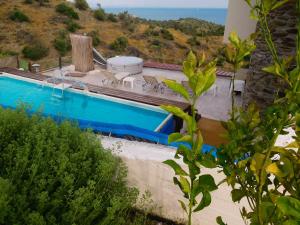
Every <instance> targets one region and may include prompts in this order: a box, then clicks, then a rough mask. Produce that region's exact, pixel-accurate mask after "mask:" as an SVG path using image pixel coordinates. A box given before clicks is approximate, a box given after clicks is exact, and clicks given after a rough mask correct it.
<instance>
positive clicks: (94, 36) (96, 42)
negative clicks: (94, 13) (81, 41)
mask: <svg viewBox="0 0 300 225" xmlns="http://www.w3.org/2000/svg"><path fill="white" fill-rule="evenodd" d="M88 36H90V37H92V39H93V46H94V47H96V46H98V45H99V44H100V43H101V39H100V37H99V34H98V32H97V31H91V32H89V33H88Z"/></svg>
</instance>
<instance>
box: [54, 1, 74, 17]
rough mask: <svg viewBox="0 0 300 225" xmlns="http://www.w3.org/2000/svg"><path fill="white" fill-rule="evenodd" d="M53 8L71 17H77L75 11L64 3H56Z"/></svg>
mask: <svg viewBox="0 0 300 225" xmlns="http://www.w3.org/2000/svg"><path fill="white" fill-rule="evenodd" d="M55 10H56V12H58V13H60V14H63V15H65V16H67V17H69V18H71V19H76V20H78V19H79V16H78V14H77V12H75V10H74V9H73V8H72V7H70V6H68V5H67V4H65V3H61V4H58V5H57V6H56V8H55Z"/></svg>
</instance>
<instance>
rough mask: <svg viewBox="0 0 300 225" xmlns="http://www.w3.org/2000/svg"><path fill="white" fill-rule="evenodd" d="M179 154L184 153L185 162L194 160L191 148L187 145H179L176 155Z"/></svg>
mask: <svg viewBox="0 0 300 225" xmlns="http://www.w3.org/2000/svg"><path fill="white" fill-rule="evenodd" d="M178 155H182V156H183V157H184V158H183V161H184V163H188V161H192V160H193V154H192V151H191V149H189V148H188V147H187V146H185V145H179V147H178V149H177V151H176V156H178Z"/></svg>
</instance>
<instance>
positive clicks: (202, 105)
mask: <svg viewBox="0 0 300 225" xmlns="http://www.w3.org/2000/svg"><path fill="white" fill-rule="evenodd" d="M63 71H68V72H74V66H67V67H64V68H63ZM44 74H45V75H48V76H56V77H59V76H60V71H59V70H58V69H53V70H50V71H47V72H44ZM144 75H148V76H155V77H157V78H162V77H164V78H167V79H174V80H176V81H178V82H181V81H184V80H186V77H185V75H184V74H183V73H182V72H180V71H171V70H163V69H155V68H144V70H143V72H142V73H141V74H137V75H132V76H133V77H135V78H136V79H135V81H134V83H135V85H134V89H131V88H130V86H129V85H127V86H125V87H124V86H123V85H122V84H120V85H118V86H117V87H114V88H118V89H122V90H127V91H132V92H136V93H142V94H144V95H150V96H159V97H161V98H168V99H170V98H171V99H174V100H179V101H184V99H182V98H181V97H179V96H177V95H175V94H174V93H172V92H170V91H168V92H166V93H163V94H162V93H160V92H155V91H153V90H146V91H144V90H143V88H142V84H143V83H144V79H143V78H142V76H144ZM71 79H73V80H79V81H82V82H85V83H90V84H94V85H99V86H102V85H103V82H102V81H103V80H104V79H105V76H104V74H103V69H101V68H96V69H95V70H94V71H91V72H89V73H87V75H86V76H84V77H72V78H71ZM216 86H217V94H216V96H214V95H213V91H209V92H208V93H206V94H205V95H203V96H201V98H200V100H199V101H198V103H197V109H198V112H200V113H201V115H202V116H203V117H205V118H209V119H215V120H223V121H224V120H227V119H228V118H229V112H230V108H231V98H230V96H229V86H230V79H229V78H226V77H218V78H217V80H216ZM110 87H111V86H110ZM236 101H237V103H238V104H241V102H242V98H241V96H236Z"/></svg>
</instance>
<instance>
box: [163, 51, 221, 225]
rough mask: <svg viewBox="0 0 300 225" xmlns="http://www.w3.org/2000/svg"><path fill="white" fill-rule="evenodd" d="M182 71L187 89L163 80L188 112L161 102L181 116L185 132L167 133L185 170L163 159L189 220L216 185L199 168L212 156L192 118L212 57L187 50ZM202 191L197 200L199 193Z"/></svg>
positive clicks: (210, 79)
mask: <svg viewBox="0 0 300 225" xmlns="http://www.w3.org/2000/svg"><path fill="white" fill-rule="evenodd" d="M183 72H184V74H185V76H186V78H187V79H188V84H189V89H190V90H191V94H190V92H189V90H187V89H186V88H185V87H183V86H182V85H181V84H179V83H176V82H175V81H171V80H165V81H164V82H165V83H166V85H167V86H168V87H169V88H170V89H172V90H173V91H174V92H176V93H178V94H180V95H181V96H182V97H183V98H184V99H185V100H186V101H188V102H189V103H190V104H191V115H189V114H188V113H186V112H183V111H182V110H181V109H180V108H178V107H174V106H162V108H163V109H164V110H166V111H168V112H170V113H172V114H173V115H175V116H177V117H179V118H182V119H183V120H184V122H185V123H186V124H187V133H185V134H181V133H173V134H171V135H170V136H169V143H170V144H171V143H173V144H174V143H177V144H178V149H177V152H176V154H175V156H174V158H175V160H179V159H180V160H183V163H184V164H185V165H186V166H187V168H188V170H184V169H183V168H182V167H181V166H180V165H179V164H178V163H177V162H176V161H175V160H166V161H165V162H164V163H165V164H167V165H168V166H170V167H171V168H172V169H173V170H174V172H175V175H176V176H175V177H173V180H174V184H175V185H177V186H178V187H179V188H180V190H181V191H182V193H183V195H184V198H185V199H187V201H188V202H187V203H185V202H184V201H181V200H179V203H180V205H181V207H182V208H183V210H184V211H185V212H186V213H187V215H188V224H189V225H191V224H192V214H193V212H198V211H201V210H203V209H204V208H205V207H208V206H209V205H210V203H211V195H210V193H211V192H212V191H214V190H216V189H217V185H216V184H215V181H214V178H213V177H212V176H211V175H209V174H202V173H201V169H202V168H203V167H206V168H214V167H215V166H216V163H215V159H214V157H213V156H212V154H211V153H204V152H203V149H202V147H203V139H202V135H201V131H200V129H199V127H198V125H197V121H196V109H195V104H196V102H197V100H198V99H199V97H200V96H201V95H202V94H203V93H204V92H206V91H207V90H208V89H209V88H210V87H211V86H212V85H213V83H214V82H215V79H216V61H212V62H209V63H207V64H206V63H205V57H204V55H203V56H202V58H200V60H197V58H196V56H195V55H194V54H193V53H192V52H190V53H189V55H188V57H187V59H186V61H184V63H183ZM200 194H201V195H202V198H201V200H200V202H198V200H199V196H200Z"/></svg>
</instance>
